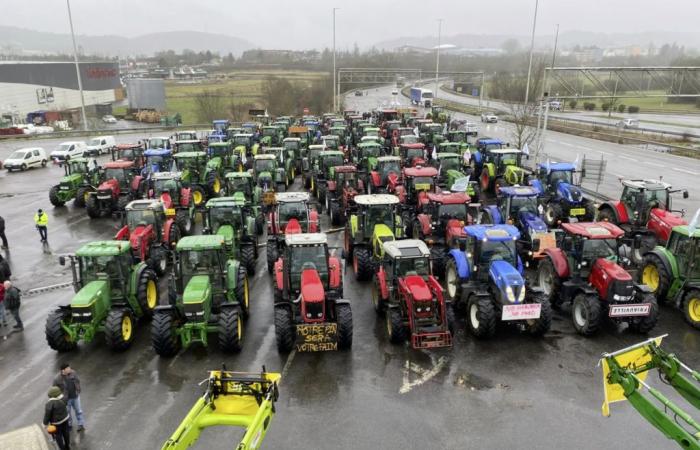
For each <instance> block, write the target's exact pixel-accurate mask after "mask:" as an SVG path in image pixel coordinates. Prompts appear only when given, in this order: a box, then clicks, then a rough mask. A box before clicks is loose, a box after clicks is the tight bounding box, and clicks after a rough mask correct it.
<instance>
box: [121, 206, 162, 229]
mask: <svg viewBox="0 0 700 450" xmlns="http://www.w3.org/2000/svg"><path fill="white" fill-rule="evenodd" d="M126 224H127V226H128V227H129V230H131V231H133V230H135V229H136V228H137V227H138V226H139V225H143V226H145V225H155V224H156V214H155V212H153V211H152V210H150V209H142V210H131V211H128V212H127V213H126Z"/></svg>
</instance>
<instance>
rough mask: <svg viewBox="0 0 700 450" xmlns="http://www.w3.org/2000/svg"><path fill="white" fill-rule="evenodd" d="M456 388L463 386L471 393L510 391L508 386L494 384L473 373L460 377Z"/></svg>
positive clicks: (455, 383) (457, 379) (456, 382)
mask: <svg viewBox="0 0 700 450" xmlns="http://www.w3.org/2000/svg"><path fill="white" fill-rule="evenodd" d="M454 385H455V386H462V387H464V388H466V389H469V390H471V391H486V390H490V389H494V388H496V389H510V386H508V385H507V384H502V383H498V384H494V383H493V382H492V381H491V380H489V379H486V378H483V377H480V376H478V375H474V374H473V373H464V374H461V375H459V376H457V378H456V379H455V381H454Z"/></svg>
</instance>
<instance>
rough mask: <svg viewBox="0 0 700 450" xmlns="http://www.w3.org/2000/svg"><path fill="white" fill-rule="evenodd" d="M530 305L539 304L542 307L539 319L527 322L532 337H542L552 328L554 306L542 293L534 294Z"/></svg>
mask: <svg viewBox="0 0 700 450" xmlns="http://www.w3.org/2000/svg"><path fill="white" fill-rule="evenodd" d="M523 289H524V288H523ZM530 303H539V304H540V305H542V307H541V309H540V318H539V319H533V320H528V321H526V326H527V331H528V333H530V335H532V336H542V335H543V334H545V333H546V332H547V331H549V329H550V328H551V326H552V305H551V303H549V300H547V298H546V297H545V296H544V294H542V293H536V294H533V295H532V298H531V300H530Z"/></svg>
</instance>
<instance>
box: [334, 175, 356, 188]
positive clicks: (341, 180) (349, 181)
mask: <svg viewBox="0 0 700 450" xmlns="http://www.w3.org/2000/svg"><path fill="white" fill-rule="evenodd" d="M336 178H337V180H338V184H340V185H350V186H354V185H355V172H336Z"/></svg>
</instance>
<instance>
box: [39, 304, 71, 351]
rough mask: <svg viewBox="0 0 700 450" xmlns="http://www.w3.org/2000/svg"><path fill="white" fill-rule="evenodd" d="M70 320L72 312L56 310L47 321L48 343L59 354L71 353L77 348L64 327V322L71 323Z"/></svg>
mask: <svg viewBox="0 0 700 450" xmlns="http://www.w3.org/2000/svg"><path fill="white" fill-rule="evenodd" d="M70 318H71V313H70V311H64V310H62V309H56V310H54V311H53V312H51V314H49V317H48V318H47V319H46V342H47V343H48V344H49V347H51V348H52V349H54V350H56V351H57V352H59V353H65V352H69V351H71V350H74V349H75V347H76V346H77V342H75V341H72V340H71V339H70V336H69V335H68V333H66V330H64V329H63V326H62V322H69V321H70Z"/></svg>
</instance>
